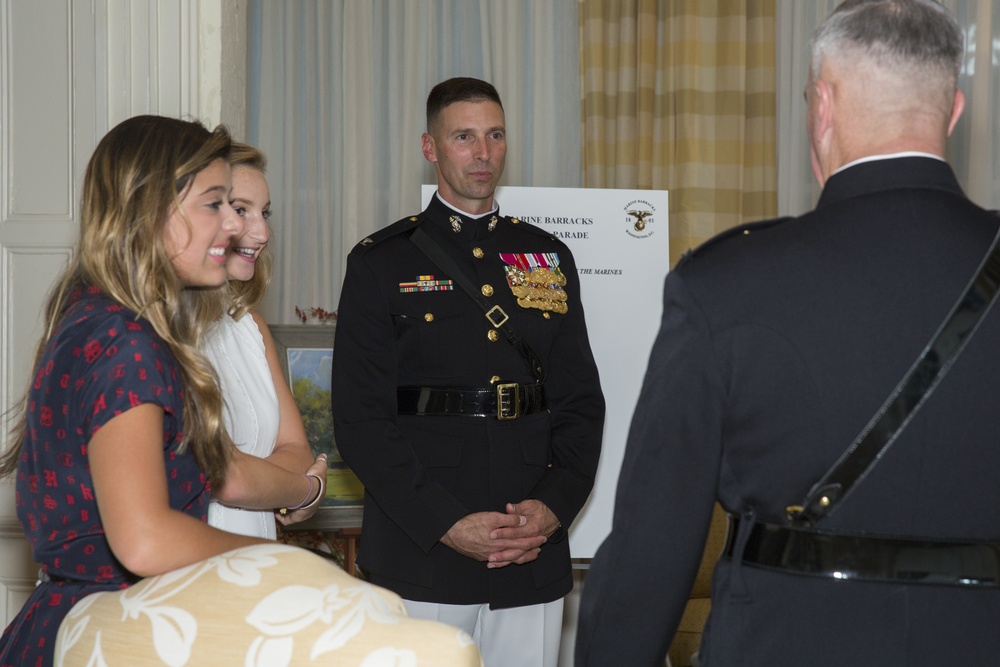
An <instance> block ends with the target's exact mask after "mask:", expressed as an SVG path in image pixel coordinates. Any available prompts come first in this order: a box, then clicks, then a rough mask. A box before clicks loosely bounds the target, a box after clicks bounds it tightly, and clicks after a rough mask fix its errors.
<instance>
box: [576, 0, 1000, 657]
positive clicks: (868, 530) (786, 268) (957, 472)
mask: <svg viewBox="0 0 1000 667" xmlns="http://www.w3.org/2000/svg"><path fill="white" fill-rule="evenodd" d="M814 44H815V46H814V51H813V56H812V67H811V73H810V77H809V81H808V85H807V87H806V91H805V92H806V95H805V96H806V102H807V104H808V120H807V127H808V132H809V140H810V145H811V157H812V165H813V171H814V173H815V176H816V178H817V180H818V181H819V183H820V184H821V185H822V186H823V192H822V195H821V196H820V199H819V202H818V203H817V205H816V208H815V210H813V211H811V212H809V213H807V214H805V215H802V216H800V217H798V218H784V219H780V220H771V221H766V222H761V223H755V224H750V225H746V226H743V227H740V228H737V229H735V230H731V231H730V232H728V233H724V234H722V235H720V236H719V237H717V238H715V239H713V240H711V241H709V242H708V243H706V244H704V245H703V246H701V247H700V248H698V249H697V250H695V251H693V252H692V253H689V254H688V255H687V256H686V257H685V258H684V259H682V260H681V262H680V263H679V264H678V266H677V267H676V269H675V270H674V271H672V272H671V273H670V275H669V276H668V278H667V280H666V286H665V292H664V310H663V319H662V324H661V329H660V333H659V335H658V337H657V339H656V342H655V344H654V347H653V350H652V353H651V357H650V360H649V366H648V369H647V373H646V377H645V380H644V385H643V389H642V392H641V394H640V395H641V396H642V400H641V401H640V403H639V405H638V406H637V407H636V410H635V414H634V417H633V421H632V426H631V431H630V433H629V438H628V444H627V449H626V454H625V460H624V464H623V466H622V472H621V477H620V479H619V483H618V494H617V499H616V504H615V514H614V522H613V527H612V531H611V534H610V535H609V536H608V538H607V540H606V541H605V542H604V544H603V545H602V546H601V548H600V550H599V551H598V553H597V555H596V557H595V558H594V561H593V563H592V566H591V569H590V572H589V574H588V576H587V579H586V582H585V585H584V589H583V600H582V604H581V611H580V625H579V629H578V632H577V645H576V654H575V659H576V664H577V665H578V666H584V665H593V666H597V665H612V664H615V665H629V666H630V667H642V666H646V665H649V666H652V665H660V666H662V665H663V660H664V655H665V654H666V652H667V649H668V647H669V645H670V642H671V639H672V638H673V635H674V632H675V631H676V629H677V626H678V622H679V620H680V618H681V615H682V614H683V612H684V609H685V605H686V603H687V598H688V593H689V591H690V589H691V584H692V581H693V579H694V577H695V574H696V572H697V570H698V566H699V562H700V559H701V555H702V548H703V545H704V543H705V537H706V533H707V531H708V528H709V524H710V520H711V516H712V510H713V505H714V504H715V503H716V502H718V503H719V504H720V505H721V506H722V507H723V508H724V509H725V510H726V511H727V512H728V513H729V515H730V531H729V536H728V540H727V545H726V547H725V549H724V552H723V554H722V556H721V559H720V560H719V563H718V564H717V566H716V569H715V572H714V577H713V585H712V610H711V615H710V617H709V621H708V624H707V626H706V628H705V631H704V635H703V639H702V644H701V650H700V652H699V659H700V663H701V666H702V667H716V666H719V665H722V666H730V665H744V666H752V665H762V666H763V665H767V666H774V665H809V666H810V667H818V666H823V665H830V666H834V665H836V666H844V665H865V666H867V665H879V666H880V667H885V666H887V665H899V666H903V665H906V666H907V667H914V666H918V667H919V666H921V665H927V666H928V667H929V666H931V665H935V666H936V665H983V664H996V662H997V660H998V658H997V656H998V655H1000V632H998V628H1000V588H998V586H1000V528H998V524H997V522H996V520H995V517H994V516H993V512H994V511H995V510H996V508H997V507H1000V472H998V471H1000V447H998V446H997V443H1000V419H997V418H996V415H995V412H996V408H995V403H996V401H995V395H996V389H995V385H996V378H998V377H1000V347H998V346H997V345H996V341H997V340H998V339H1000V309H992V310H990V308H989V305H990V303H991V299H992V297H993V294H994V293H995V291H996V289H997V284H998V282H1000V278H998V275H1000V271H998V269H997V262H998V261H1000V252H994V250H995V248H996V245H995V239H996V238H997V232H998V223H1000V219H998V218H997V216H995V215H994V214H992V213H991V212H988V211H985V210H983V209H982V208H980V207H978V206H976V205H975V204H973V203H972V202H971V201H969V200H968V199H967V198H966V197H965V195H964V194H963V193H962V190H961V188H960V187H959V184H958V182H957V180H956V177H955V175H954V173H953V171H952V169H951V167H950V166H949V165H948V164H947V163H946V162H945V161H944V154H945V142H946V139H947V137H948V136H949V135H950V133H951V131H952V129H953V128H954V127H955V123H956V122H957V121H958V118H959V116H960V115H961V112H962V109H963V106H964V98H963V96H962V93H961V91H959V90H958V89H957V77H958V73H959V70H960V67H961V61H962V57H963V50H964V48H963V35H962V31H961V29H960V28H959V26H958V25H957V24H956V22H955V21H954V20H953V19H952V18H951V17H950V16H949V15H948V13H947V12H946V11H945V10H944V9H943V8H942V7H941V6H940V5H939V4H937V3H935V2H932V1H930V0H867V1H866V0H849V1H848V2H844V3H843V4H841V5H840V6H839V7H838V8H837V10H836V11H835V12H834V13H833V14H832V15H831V16H830V17H829V18H828V19H827V20H826V22H825V23H823V25H822V26H820V27H819V29H818V30H817V31H816V34H815V38H814ZM984 257H985V258H987V260H988V261H984ZM981 265H984V266H985V267H986V270H985V271H980V269H981ZM974 276H978V278H979V279H978V280H973V277H974ZM952 313H954V314H955V315H954V316H952V315H951V314H952ZM977 327H978V329H977ZM939 331H940V332H942V334H941V335H937V334H938V332H939ZM973 334H974V335H973ZM963 346H964V347H963Z"/></svg>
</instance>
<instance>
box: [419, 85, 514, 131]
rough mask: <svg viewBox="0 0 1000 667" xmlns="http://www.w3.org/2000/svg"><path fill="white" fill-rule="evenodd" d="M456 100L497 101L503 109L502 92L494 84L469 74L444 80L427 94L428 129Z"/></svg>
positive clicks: (429, 129)
mask: <svg viewBox="0 0 1000 667" xmlns="http://www.w3.org/2000/svg"><path fill="white" fill-rule="evenodd" d="M455 102H496V103H497V106H499V107H500V109H501V110H503V102H501V101H500V93H498V92H497V89H496V88H494V87H493V84H491V83H487V82H486V81H482V80H480V79H473V78H472V77H467V76H458V77H455V78H453V79H448V80H447V81H442V82H441V83H439V84H438V85H436V86H434V87H433V88H431V92H430V94H429V95H428V96H427V131H428V132H430V131H431V127H432V126H433V125H434V123H436V122H437V119H438V117H439V116H440V115H441V110H442V109H444V108H445V107H446V106H449V105H451V104H454V103H455Z"/></svg>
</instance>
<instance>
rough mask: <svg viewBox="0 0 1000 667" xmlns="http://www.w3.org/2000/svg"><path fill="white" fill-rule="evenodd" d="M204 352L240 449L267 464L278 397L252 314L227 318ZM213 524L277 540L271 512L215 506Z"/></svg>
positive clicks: (210, 517)
mask: <svg viewBox="0 0 1000 667" xmlns="http://www.w3.org/2000/svg"><path fill="white" fill-rule="evenodd" d="M202 352H203V353H204V354H205V356H206V357H208V360H209V361H210V362H211V363H212V365H213V366H214V367H215V371H216V373H218V375H219V382H220V385H221V388H222V398H223V400H224V401H225V410H224V413H223V419H224V420H225V424H226V430H227V431H229V435H230V437H232V439H233V442H234V443H235V444H236V447H237V448H239V450H240V451H242V452H243V453H245V454H252V455H254V456H259V457H261V458H265V457H267V456H269V455H270V454H271V452H272V451H273V450H274V442H275V440H276V439H277V437H278V419H279V417H278V395H277V392H275V389H274V381H273V380H272V379H271V371H270V369H269V368H268V365H267V358H266V357H265V356H264V338H263V337H262V336H261V334H260V330H259V329H258V328H257V323H256V322H254V319H253V317H251V316H250V315H249V314H246V315H244V316H243V317H241V318H240V319H239V320H238V321H237V320H234V319H233V318H231V317H229V316H228V315H225V316H223V318H222V319H221V320H220V321H219V324H218V325H217V326H216V327H215V329H214V330H213V331H212V332H210V333H209V335H208V337H207V339H206V341H205V344H204V346H203V348H202ZM208 523H209V524H210V525H212V526H215V527H216V528H220V529H222V530H226V531H229V532H230V533H239V534H240V535H252V536H256V537H265V538H269V539H272V540H273V539H275V537H276V536H277V528H276V525H275V520H274V513H273V512H272V511H270V510H266V511H257V510H244V509H239V508H236V507H229V506H227V505H223V504H222V503H220V502H218V501H215V500H213V501H212V503H211V504H210V505H209V507H208Z"/></svg>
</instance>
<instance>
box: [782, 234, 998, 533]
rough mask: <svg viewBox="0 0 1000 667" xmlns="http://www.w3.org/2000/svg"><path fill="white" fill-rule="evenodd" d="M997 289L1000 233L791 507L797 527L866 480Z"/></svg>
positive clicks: (949, 363) (789, 511)
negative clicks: (849, 439)
mask: <svg viewBox="0 0 1000 667" xmlns="http://www.w3.org/2000/svg"><path fill="white" fill-rule="evenodd" d="M998 288H1000V232H998V234H997V236H996V237H995V238H994V239H993V243H992V244H991V245H990V249H989V251H988V252H987V253H986V256H985V257H984V258H983V260H982V262H981V263H980V265H979V269H978V270H977V271H976V275H975V276H974V277H973V278H972V280H970V281H969V284H968V285H967V286H966V288H965V290H964V291H963V292H962V295H961V296H960V297H959V299H958V301H957V302H956V303H955V305H954V306H952V309H951V311H950V312H949V313H948V316H947V317H946V318H945V319H944V321H943V322H942V323H941V325H940V326H939V327H938V330H937V332H936V333H935V334H934V336H933V338H931V340H930V342H929V343H928V344H927V346H926V347H925V348H924V351H923V353H922V354H921V355H920V357H918V358H917V360H916V361H915V362H914V363H913V365H912V366H911V367H910V370H909V371H907V373H906V375H904V376H903V379H902V380H900V382H899V384H898V385H897V386H896V388H895V389H894V390H893V391H892V393H891V394H890V395H889V397H888V399H886V401H885V403H884V404H883V405H882V407H881V408H879V410H878V412H876V413H875V415H874V416H873V417H872V418H871V420H870V421H869V422H868V425H867V426H865V428H864V429H863V430H862V431H861V433H860V435H858V437H857V438H856V439H855V440H854V442H853V443H852V444H851V446H850V447H848V448H847V451H845V452H844V453H843V455H841V457H840V459H838V460H837V462H836V463H835V464H834V465H833V467H832V468H830V470H829V471H827V473H826V475H824V476H823V478H822V479H821V480H820V481H818V482H817V483H816V484H815V485H813V487H812V489H810V491H809V493H808V495H806V498H805V500H803V502H802V505H792V506H790V507H788V508H787V510H786V512H787V514H788V518H789V520H790V521H791V523H792V525H804V526H809V525H812V524H814V523H815V522H816V521H818V520H819V519H822V518H823V517H824V516H827V515H829V514H830V513H831V512H832V511H833V510H834V508H835V507H836V506H837V504H838V503H839V502H841V501H843V500H844V499H845V498H846V497H847V496H848V494H849V493H850V492H851V490H852V489H853V488H854V487H855V486H856V485H857V484H858V483H859V482H861V481H863V480H864V478H865V476H866V475H867V474H868V473H869V472H870V471H871V469H872V468H874V467H875V464H876V463H878V461H879V460H880V459H881V458H882V456H883V455H884V454H885V453H886V451H888V449H889V447H890V446H891V445H892V444H893V442H894V441H895V440H896V438H897V437H898V436H899V434H900V433H901V432H902V430H903V429H904V428H906V425H907V424H908V423H909V422H910V420H911V419H912V418H913V415H914V414H915V413H916V412H917V410H918V409H920V407H921V406H922V405H923V404H924V401H926V400H927V397H928V396H930V394H931V392H932V391H933V390H934V388H935V387H937V385H938V383H939V382H940V381H941V378H943V377H944V375H945V374H946V373H947V372H948V370H949V369H950V368H951V367H952V365H953V364H954V363H955V360H956V359H957V358H958V356H959V354H961V352H962V350H963V349H965V345H966V344H967V343H968V342H969V339H970V338H972V336H973V334H974V333H975V332H976V330H977V329H978V328H979V324H980V323H981V322H982V320H983V319H984V318H985V316H986V313H987V312H989V310H990V308H991V307H992V306H993V304H994V302H995V301H996V297H997V292H998Z"/></svg>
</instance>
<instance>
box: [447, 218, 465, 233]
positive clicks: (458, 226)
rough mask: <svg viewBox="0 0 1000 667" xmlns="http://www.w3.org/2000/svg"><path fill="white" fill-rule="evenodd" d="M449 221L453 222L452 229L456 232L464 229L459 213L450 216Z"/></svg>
mask: <svg viewBox="0 0 1000 667" xmlns="http://www.w3.org/2000/svg"><path fill="white" fill-rule="evenodd" d="M448 222H450V223H451V231H453V232H455V233H456V234H458V233H459V232H460V231H462V219H461V218H460V217H458V216H457V215H453V216H451V217H450V218H448Z"/></svg>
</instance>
